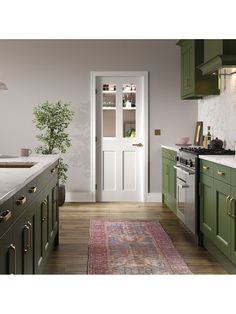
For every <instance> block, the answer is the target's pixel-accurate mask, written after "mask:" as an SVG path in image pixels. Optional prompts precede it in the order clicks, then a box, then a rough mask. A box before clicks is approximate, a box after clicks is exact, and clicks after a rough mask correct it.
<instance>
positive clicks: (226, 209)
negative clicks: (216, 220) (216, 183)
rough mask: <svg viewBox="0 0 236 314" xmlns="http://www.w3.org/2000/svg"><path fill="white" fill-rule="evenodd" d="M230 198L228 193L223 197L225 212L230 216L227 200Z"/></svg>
mask: <svg viewBox="0 0 236 314" xmlns="http://www.w3.org/2000/svg"><path fill="white" fill-rule="evenodd" d="M229 199H230V195H228V196H227V197H226V199H225V213H226V214H227V215H229V216H230V211H229V205H228V201H229Z"/></svg>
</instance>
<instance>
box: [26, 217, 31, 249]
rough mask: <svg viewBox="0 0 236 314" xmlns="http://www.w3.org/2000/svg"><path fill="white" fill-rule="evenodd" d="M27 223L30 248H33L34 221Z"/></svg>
mask: <svg viewBox="0 0 236 314" xmlns="http://www.w3.org/2000/svg"><path fill="white" fill-rule="evenodd" d="M27 225H28V226H29V233H28V235H29V237H28V248H29V249H31V248H32V223H31V222H30V221H28V222H27Z"/></svg>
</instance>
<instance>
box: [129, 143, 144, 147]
mask: <svg viewBox="0 0 236 314" xmlns="http://www.w3.org/2000/svg"><path fill="white" fill-rule="evenodd" d="M132 146H136V147H143V144H142V143H137V144H132Z"/></svg>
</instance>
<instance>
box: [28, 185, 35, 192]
mask: <svg viewBox="0 0 236 314" xmlns="http://www.w3.org/2000/svg"><path fill="white" fill-rule="evenodd" d="M36 191H37V187H36V186H32V187H31V188H30V189H29V193H35V192H36Z"/></svg>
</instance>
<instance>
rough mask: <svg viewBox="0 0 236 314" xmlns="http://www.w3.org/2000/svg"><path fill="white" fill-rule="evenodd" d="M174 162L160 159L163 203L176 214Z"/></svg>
mask: <svg viewBox="0 0 236 314" xmlns="http://www.w3.org/2000/svg"><path fill="white" fill-rule="evenodd" d="M174 165H175V162H173V161H172V160H170V159H167V158H164V157H163V158H162V196H163V202H164V203H165V204H166V205H167V207H169V208H170V209H171V210H172V211H173V212H174V213H176V170H175V168H174Z"/></svg>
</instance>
